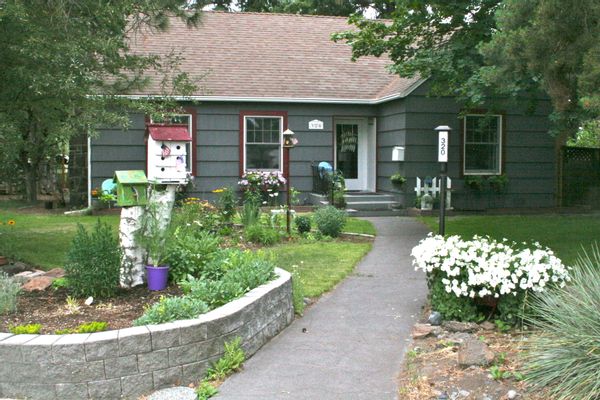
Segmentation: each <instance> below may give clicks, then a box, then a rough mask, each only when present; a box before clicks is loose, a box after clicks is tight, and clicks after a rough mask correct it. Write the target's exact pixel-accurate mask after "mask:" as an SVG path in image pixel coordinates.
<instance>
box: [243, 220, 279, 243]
mask: <svg viewBox="0 0 600 400" xmlns="http://www.w3.org/2000/svg"><path fill="white" fill-rule="evenodd" d="M244 237H245V238H246V240H247V241H249V242H252V243H260V244H263V245H265V246H272V245H274V244H275V243H278V242H279V241H280V240H281V234H280V233H279V231H278V230H277V229H273V228H271V227H267V226H263V225H260V224H254V225H250V226H247V227H246V228H245V229H244Z"/></svg>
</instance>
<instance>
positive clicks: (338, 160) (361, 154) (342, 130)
mask: <svg viewBox="0 0 600 400" xmlns="http://www.w3.org/2000/svg"><path fill="white" fill-rule="evenodd" d="M367 139H368V137H367V124H366V120H365V119H356V118H353V119H339V118H338V119H336V120H335V168H336V169H337V170H338V171H340V172H341V173H342V174H343V175H344V179H345V180H346V189H348V190H366V189H367V158H368V140H367Z"/></svg>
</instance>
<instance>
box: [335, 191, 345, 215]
mask: <svg viewBox="0 0 600 400" xmlns="http://www.w3.org/2000/svg"><path fill="white" fill-rule="evenodd" d="M346 205H347V204H346V198H345V197H344V192H341V191H339V190H337V191H335V192H334V193H333V206H334V207H335V208H339V209H341V210H343V209H345V208H346Z"/></svg>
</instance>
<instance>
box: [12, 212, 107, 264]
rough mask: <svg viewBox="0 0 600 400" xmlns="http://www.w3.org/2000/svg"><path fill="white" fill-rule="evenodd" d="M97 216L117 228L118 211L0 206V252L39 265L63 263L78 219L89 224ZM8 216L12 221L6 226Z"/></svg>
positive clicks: (93, 222)
mask: <svg viewBox="0 0 600 400" xmlns="http://www.w3.org/2000/svg"><path fill="white" fill-rule="evenodd" d="M98 218H100V219H101V220H103V221H106V222H108V223H109V224H110V225H111V226H113V227H114V230H115V232H117V227H118V224H119V216H118V215H109V216H101V217H97V216H65V215H58V214H57V215H53V214H30V213H26V212H24V211H20V210H19V209H15V208H12V207H7V206H6V204H3V205H2V206H0V221H1V222H2V225H0V254H4V255H7V256H9V257H14V258H16V259H18V260H21V261H23V262H26V263H29V264H32V265H35V266H37V267H40V268H42V269H51V268H55V267H62V266H63V265H64V262H65V258H66V254H67V251H68V250H69V247H70V246H71V241H72V239H73V236H74V235H75V232H76V230H77V223H81V224H83V225H84V226H85V227H86V228H91V227H92V226H93V225H94V224H95V223H96V221H97V220H98ZM8 220H14V221H15V225H12V226H8V225H7V224H6V223H7V221H8Z"/></svg>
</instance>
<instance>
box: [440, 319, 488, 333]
mask: <svg viewBox="0 0 600 400" xmlns="http://www.w3.org/2000/svg"><path fill="white" fill-rule="evenodd" d="M442 327H443V328H444V329H445V330H447V331H449V332H466V333H473V332H475V331H476V330H477V328H478V327H479V326H478V325H477V324H475V323H473V322H458V321H445V322H443V323H442Z"/></svg>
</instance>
